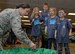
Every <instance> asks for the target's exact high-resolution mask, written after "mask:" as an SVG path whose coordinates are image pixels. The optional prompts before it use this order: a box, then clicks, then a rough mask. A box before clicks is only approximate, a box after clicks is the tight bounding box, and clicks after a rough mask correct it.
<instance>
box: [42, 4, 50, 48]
mask: <svg viewBox="0 0 75 54" xmlns="http://www.w3.org/2000/svg"><path fill="white" fill-rule="evenodd" d="M48 13H49V11H48V4H47V3H44V5H43V11H42V13H41V22H43V24H41V30H42V32H41V35H42V48H47V40H46V39H45V33H44V28H45V22H46V20H47V19H48Z"/></svg>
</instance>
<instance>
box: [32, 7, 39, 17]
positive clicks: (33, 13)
mask: <svg viewBox="0 0 75 54" xmlns="http://www.w3.org/2000/svg"><path fill="white" fill-rule="evenodd" d="M35 11H38V15H39V8H38V7H34V8H33V11H32V14H31V17H32V16H35Z"/></svg>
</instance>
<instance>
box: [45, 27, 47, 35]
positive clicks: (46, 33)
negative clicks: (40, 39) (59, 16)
mask: <svg viewBox="0 0 75 54" xmlns="http://www.w3.org/2000/svg"><path fill="white" fill-rule="evenodd" d="M45 34H47V26H45Z"/></svg>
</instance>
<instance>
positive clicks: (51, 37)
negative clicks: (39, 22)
mask: <svg viewBox="0 0 75 54" xmlns="http://www.w3.org/2000/svg"><path fill="white" fill-rule="evenodd" d="M49 14H50V16H49V17H48V20H47V22H46V27H45V32H46V33H48V48H49V49H51V47H52V42H53V44H54V49H55V50H56V49H57V44H56V37H55V23H56V21H57V20H58V17H57V16H56V8H54V7H52V8H50V9H49Z"/></svg>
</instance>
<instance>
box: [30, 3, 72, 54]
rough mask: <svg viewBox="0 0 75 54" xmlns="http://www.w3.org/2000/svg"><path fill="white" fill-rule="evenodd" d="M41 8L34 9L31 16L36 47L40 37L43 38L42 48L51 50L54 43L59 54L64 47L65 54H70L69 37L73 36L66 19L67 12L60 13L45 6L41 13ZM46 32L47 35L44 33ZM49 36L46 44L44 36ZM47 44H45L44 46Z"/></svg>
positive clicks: (62, 10) (61, 10) (60, 11)
mask: <svg viewBox="0 0 75 54" xmlns="http://www.w3.org/2000/svg"><path fill="white" fill-rule="evenodd" d="M39 11H40V10H39V8H38V7H35V8H33V12H32V15H31V18H30V19H31V24H32V32H31V34H32V36H33V37H34V39H35V43H36V46H37V47H38V37H39V36H40V34H41V36H42V38H43V39H42V40H43V41H42V46H43V45H46V48H48V49H51V47H52V43H53V47H54V49H55V50H57V51H58V54H62V47H63V46H64V49H65V54H70V50H69V46H68V43H69V42H68V41H69V35H71V31H72V25H71V23H70V22H69V21H68V18H66V17H65V16H66V14H67V13H66V11H65V10H64V9H60V10H59V11H58V12H57V10H56V8H55V7H51V8H49V10H48V5H47V4H44V6H43V11H42V12H41V13H39ZM57 13H58V14H57ZM42 29H44V30H45V33H43V32H42ZM45 34H47V36H48V39H47V41H46V43H45V41H44V36H45ZM43 43H45V44H43Z"/></svg>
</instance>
